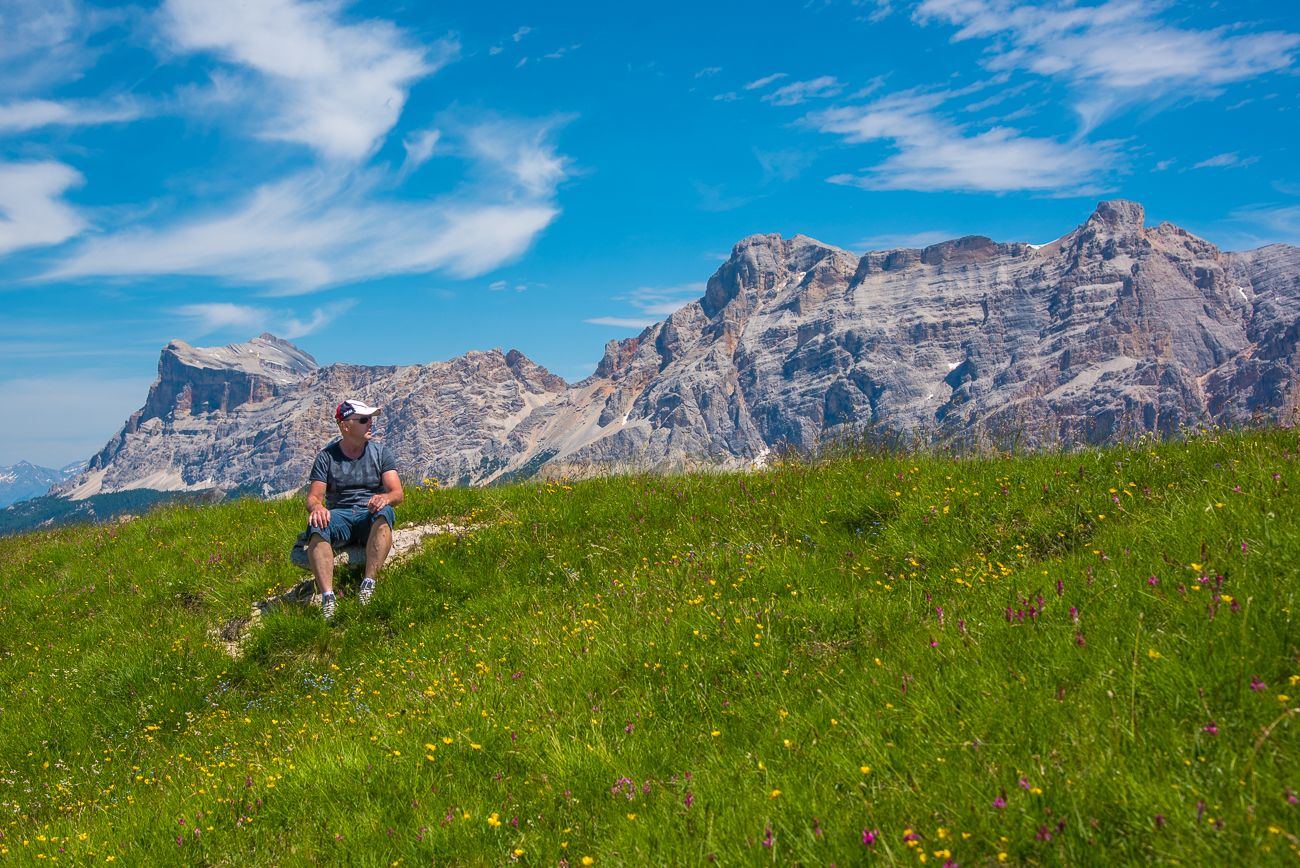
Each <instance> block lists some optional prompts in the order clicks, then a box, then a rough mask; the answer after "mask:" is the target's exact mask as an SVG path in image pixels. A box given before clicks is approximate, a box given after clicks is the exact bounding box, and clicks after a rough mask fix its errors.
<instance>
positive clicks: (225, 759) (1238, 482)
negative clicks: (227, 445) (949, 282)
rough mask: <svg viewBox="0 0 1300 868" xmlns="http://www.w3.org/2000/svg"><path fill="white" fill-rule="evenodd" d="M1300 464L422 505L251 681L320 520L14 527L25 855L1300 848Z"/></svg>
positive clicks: (379, 860) (1060, 470)
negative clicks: (400, 540) (401, 539)
mask: <svg viewBox="0 0 1300 868" xmlns="http://www.w3.org/2000/svg"><path fill="white" fill-rule="evenodd" d="M1298 450H1300V443H1298V442H1297V435H1296V434H1295V432H1294V431H1291V430H1273V431H1264V432H1255V433H1249V434H1233V435H1220V434H1217V433H1214V432H1210V433H1207V434H1205V435H1203V436H1200V437H1196V438H1193V439H1191V440H1190V441H1188V442H1186V443H1181V444H1172V443H1171V444H1165V445H1160V446H1157V447H1154V448H1151V449H1148V450H1141V451H1130V450H1109V451H1099V452H1088V453H1082V454H1058V455H1040V456H1036V457H1027V458H1003V459H978V460H975V459H972V460H953V459H952V458H951V457H950V456H943V455H937V456H924V455H912V456H908V455H897V456H888V455H885V456H880V455H875V454H871V453H867V452H861V451H855V450H853V449H848V448H846V449H845V451H844V452H843V454H842V455H841V456H840V457H839V458H836V459H833V460H831V459H827V460H824V461H820V462H817V463H814V464H801V465H777V466H774V467H773V468H771V469H769V470H768V471H765V472H761V473H752V474H744V475H708V476H703V475H682V476H670V477H661V476H648V475H641V476H629V477H622V478H614V479H599V480H590V481H585V482H581V483H572V484H571V483H569V482H568V481H566V480H563V479H561V480H547V481H541V480H537V481H534V482H532V483H531V484H527V485H521V486H513V487H506V488H500V489H490V490H477V489H472V490H465V489H458V490H452V491H434V490H428V489H420V490H416V491H413V492H411V495H410V499H409V501H408V503H406V504H404V505H403V506H402V507H401V508H400V509H399V511H398V513H399V520H400V521H425V520H432V519H434V518H439V517H447V518H453V519H455V520H456V521H457V522H458V523H460V524H469V523H473V524H477V525H479V526H480V529H479V530H478V531H476V532H474V533H473V534H471V535H467V536H465V537H463V538H451V537H442V538H435V539H432V540H430V541H429V542H428V543H427V544H426V546H425V548H424V550H423V552H422V553H421V554H419V555H418V556H416V557H415V558H413V559H411V560H409V561H407V562H406V563H404V564H403V565H402V566H400V567H397V568H394V569H392V570H390V571H388V572H387V573H386V574H385V575H383V576H382V581H381V583H380V585H379V589H378V593H377V596H376V599H375V602H374V603H373V604H372V605H371V606H369V607H366V608H362V607H360V606H359V605H358V604H357V603H356V601H355V599H351V598H348V599H345V600H344V602H343V605H342V607H341V609H340V616H339V620H338V621H337V623H335V624H333V625H331V626H327V625H325V624H323V623H322V622H321V621H320V619H319V617H318V615H317V613H316V612H315V611H314V610H302V611H300V610H286V611H283V612H282V613H280V614H274V615H272V616H269V617H268V618H266V619H265V623H264V624H263V625H262V626H261V627H260V628H258V629H257V630H255V631H254V633H253V634H252V638H251V639H250V640H249V641H248V643H247V644H246V645H245V646H244V649H243V657H242V658H241V659H240V660H237V661H236V660H232V659H231V658H229V657H227V656H226V655H225V653H224V651H223V648H224V645H223V643H221V642H220V641H217V640H216V639H215V638H209V631H210V630H211V629H212V628H213V627H214V626H215V625H219V624H222V623H224V622H225V621H227V620H228V619H230V618H231V617H232V616H236V615H239V614H241V613H246V612H247V611H248V606H249V604H250V603H251V602H252V601H254V600H258V599H260V598H262V597H264V596H266V595H268V594H270V593H272V592H274V591H275V589H276V588H279V587H284V586H286V585H287V584H289V583H292V582H294V581H296V580H297V579H298V577H299V576H300V575H301V574H300V573H298V572H297V571H296V570H293V569H292V568H290V567H289V566H287V564H286V560H285V554H286V549H287V545H288V543H289V541H290V540H292V538H293V535H294V533H295V532H296V531H297V530H298V529H299V527H300V526H301V524H302V521H303V509H302V505H301V503H300V502H271V503H268V502H261V501H256V500H244V501H238V502H235V503H229V504H224V505H221V506H217V507H212V508H207V509H193V508H186V507H181V506H171V507H165V508H162V509H159V510H156V511H153V512H150V513H148V514H147V515H145V516H143V517H141V518H139V519H137V520H135V521H131V522H129V523H126V524H122V525H114V526H100V527H78V528H71V529H64V530H58V531H47V532H41V533H37V534H31V535H27V536H24V537H17V538H8V539H3V540H0V758H2V759H0V765H2V766H3V767H2V768H0V811H3V813H4V814H5V815H6V816H8V817H9V818H10V820H9V822H7V823H6V824H5V826H4V827H3V837H2V838H0V859H3V860H5V862H6V864H8V863H10V862H12V863H13V864H19V865H36V864H50V863H51V862H52V860H53V859H54V858H55V857H57V858H59V859H60V860H61V861H62V862H65V863H66V862H72V863H75V864H82V863H83V862H84V863H86V864H90V863H95V864H99V863H103V862H104V861H105V860H106V859H107V858H108V857H112V858H113V859H115V860H119V861H120V862H121V863H123V864H149V865H195V864H208V865H215V864H221V865H272V864H273V865H309V864H310V865H319V864H339V865H342V864H348V865H351V864H356V865H363V864H364V865H393V864H398V865H406V864H430V863H432V864H440V865H465V866H479V865H512V864H519V865H557V864H558V865H573V866H577V865H584V866H586V865H595V866H622V865H646V864H657V865H685V864H692V865H694V864H723V865H753V866H758V865H771V864H777V865H794V864H800V865H828V864H830V863H834V864H837V865H870V864H876V863H877V862H880V863H882V864H921V863H925V862H927V861H930V862H931V864H934V865H945V864H947V865H953V864H956V865H961V866H970V865H996V864H1010V865H1045V864H1070V865H1105V866H1113V865H1116V864H1124V865H1151V864H1166V863H1167V864H1174V863H1175V862H1178V863H1194V864H1200V865H1225V866H1228V865H1242V864H1251V865H1273V864H1277V865H1282V864H1287V865H1290V864H1294V862H1295V860H1296V858H1297V850H1296V847H1297V844H1300V841H1298V840H1297V838H1296V835H1297V832H1298V831H1300V805H1298V803H1300V795H1297V794H1300V771H1298V770H1300V728H1298V726H1297V725H1298V724H1300V720H1298V719H1297V717H1300V699H1297V697H1300V647H1297V643H1298V641H1300V640H1298V639H1297V630H1296V627H1295V623H1294V618H1295V615H1294V613H1295V611H1296V606H1297V602H1298V597H1300V575H1298V572H1300V571H1298V569H1297V566H1296V565H1297V564H1300V534H1298V533H1297V527H1298V526H1297V512H1296V495H1295V493H1294V492H1293V490H1292V489H1291V487H1290V483H1291V482H1294V481H1297V478H1298V477H1297V475H1296V474H1297V470H1296V467H1297V463H1296V458H1297V454H1300V452H1298ZM41 857H45V858H41Z"/></svg>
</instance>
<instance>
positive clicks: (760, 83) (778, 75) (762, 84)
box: [745, 72, 787, 90]
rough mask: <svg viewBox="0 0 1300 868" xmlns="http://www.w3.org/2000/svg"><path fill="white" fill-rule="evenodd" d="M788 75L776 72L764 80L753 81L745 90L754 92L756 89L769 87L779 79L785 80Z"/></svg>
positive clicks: (763, 78) (766, 76)
mask: <svg viewBox="0 0 1300 868" xmlns="http://www.w3.org/2000/svg"><path fill="white" fill-rule="evenodd" d="M786 75H787V73H784V72H774V73H772V74H771V75H765V76H763V77H762V78H759V79H755V80H754V81H751V82H750V83H749V84H747V85H745V90H754V89H755V88H760V87H767V86H768V85H769V84H771V83H772V82H774V81H776V80H777V79H779V78H785V77H786Z"/></svg>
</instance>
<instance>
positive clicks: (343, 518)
mask: <svg viewBox="0 0 1300 868" xmlns="http://www.w3.org/2000/svg"><path fill="white" fill-rule="evenodd" d="M381 518H383V519H387V521H388V527H389V529H390V530H391V529H392V528H394V527H396V526H397V515H396V514H395V513H394V512H393V508H392V507H391V506H385V507H384V508H383V509H381V510H379V512H371V511H370V510H369V509H366V508H365V507H364V506H354V507H352V508H351V509H346V508H345V509H331V510H330V523H329V527H325V528H319V527H312V526H311V525H310V524H308V525H307V538H308V539H309V540H310V539H311V535H312V534H318V535H319V536H320V537H321V538H322V539H324V540H325V541H326V542H327V543H329V544H330V546H331V547H332V548H336V549H340V548H343V547H344V546H349V545H359V546H364V545H365V544H366V543H367V542H368V541H369V539H370V529H371V528H372V527H374V524H375V522H376V521H378V520H379V519H381Z"/></svg>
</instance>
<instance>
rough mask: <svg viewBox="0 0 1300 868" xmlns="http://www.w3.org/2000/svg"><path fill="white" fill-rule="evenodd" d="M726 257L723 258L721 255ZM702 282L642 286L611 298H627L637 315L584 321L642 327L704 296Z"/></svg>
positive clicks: (623, 326)
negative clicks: (626, 293)
mask: <svg viewBox="0 0 1300 868" xmlns="http://www.w3.org/2000/svg"><path fill="white" fill-rule="evenodd" d="M724 258H725V257H724ZM705 289H706V285H705V284H703V283H684V284H681V285H679V286H656V287H651V286H642V287H638V288H637V289H636V290H634V291H633V292H631V293H630V294H628V295H627V296H623V297H619V298H616V299H614V300H615V301H626V302H628V303H629V304H631V305H632V306H633V307H635V308H636V309H637V311H638V313H639V314H640V316H632V317H619V316H601V317H595V318H594V319H585V320H583V322H589V323H593V324H595V325H608V326H618V327H620V328H634V329H643V328H645V327H646V326H650V325H654V324H655V323H657V322H660V321H662V320H663V319H664V318H665V317H668V316H671V315H672V314H674V313H676V312H677V311H679V310H681V309H682V308H683V307H685V306H686V305H688V304H690V303H691V302H693V301H695V300H696V299H698V298H700V297H701V296H703V295H704V290H705Z"/></svg>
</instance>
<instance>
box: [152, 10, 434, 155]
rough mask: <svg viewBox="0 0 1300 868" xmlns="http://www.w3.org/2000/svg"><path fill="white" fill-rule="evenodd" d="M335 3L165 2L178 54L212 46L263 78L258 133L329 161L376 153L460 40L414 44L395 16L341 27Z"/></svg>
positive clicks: (213, 50)
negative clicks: (415, 86) (413, 92)
mask: <svg viewBox="0 0 1300 868" xmlns="http://www.w3.org/2000/svg"><path fill="white" fill-rule="evenodd" d="M338 12H339V8H338V6H337V5H336V4H334V3H326V2H309V0H258V2H256V3H244V2H240V0H167V2H166V3H165V5H164V7H163V12H162V15H163V22H164V29H165V30H166V32H167V33H168V34H169V35H170V37H171V39H172V43H173V47H174V48H175V49H176V50H177V51H179V52H211V53H213V54H215V55H217V56H218V57H220V58H222V59H223V60H225V61H227V62H229V63H232V64H236V65H237V66H239V67H242V68H244V69H248V70H252V71H254V72H256V73H257V74H259V75H260V76H261V78H262V85H263V86H261V87H258V88H256V89H255V90H253V91H250V92H254V93H258V94H260V95H261V99H262V102H263V105H262V106H260V107H254V106H250V105H247V104H242V105H240V111H241V112H245V113H249V112H251V113H254V114H257V113H258V111H257V109H258V108H260V109H261V111H260V114H262V115H264V117H262V118H261V124H262V129H261V135H263V136H265V137H267V138H271V139H279V140H283V141H289V142H297V143H300V144H303V145H306V146H308V147H310V148H313V149H315V150H316V151H317V152H318V153H320V154H322V155H324V156H326V157H329V158H331V159H342V160H349V161H357V160H361V159H364V158H365V157H367V156H369V155H370V154H371V153H373V151H374V149H375V148H376V147H377V146H378V144H379V142H380V141H381V140H382V138H383V137H384V136H385V135H386V134H387V133H388V131H389V130H390V129H392V127H393V125H394V124H395V123H396V122H397V118H398V117H399V116H400V115H401V112H402V107H403V106H404V105H405V103H406V97H407V88H408V87H409V86H410V84H411V83H412V82H414V81H416V80H418V79H420V78H423V77H425V76H427V75H429V74H431V73H432V72H434V71H436V70H437V69H439V68H440V67H441V66H443V65H445V64H446V63H448V62H450V61H451V60H452V59H453V58H454V57H455V56H456V54H457V53H458V52H459V49H460V46H459V45H458V44H457V43H456V42H455V41H454V40H443V41H441V42H438V43H435V44H434V45H433V46H431V47H427V48H426V47H422V46H417V45H414V44H412V42H411V41H410V39H409V38H408V37H407V35H406V34H405V33H403V32H402V31H400V30H398V28H397V27H395V26H394V25H393V24H392V23H391V22H389V21H380V20H369V21H362V22H359V23H355V24H344V23H341V22H340V21H338V20H337V13H338Z"/></svg>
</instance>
